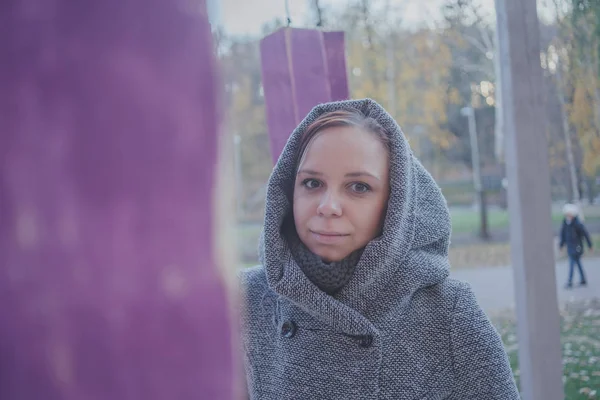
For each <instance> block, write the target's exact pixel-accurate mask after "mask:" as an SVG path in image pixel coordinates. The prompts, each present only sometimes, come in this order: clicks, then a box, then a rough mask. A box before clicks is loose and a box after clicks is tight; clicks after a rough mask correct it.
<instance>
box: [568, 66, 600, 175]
mask: <svg viewBox="0 0 600 400" xmlns="http://www.w3.org/2000/svg"><path fill="white" fill-rule="evenodd" d="M573 72H574V74H573V75H574V82H573V84H574V86H575V87H574V91H573V99H572V102H571V104H569V105H568V112H569V120H570V122H571V124H573V127H574V128H575V131H576V132H577V136H578V138H579V143H580V146H581V149H582V152H583V160H582V166H583V170H584V172H585V173H586V174H587V175H589V176H593V175H595V174H596V173H597V171H599V170H600V134H599V129H600V127H598V126H596V123H595V122H594V121H595V118H596V115H595V114H594V113H595V112H597V111H596V110H594V107H600V104H596V103H597V101H598V99H597V98H596V96H595V90H596V87H595V86H596V85H595V80H596V78H595V77H594V76H592V75H591V74H582V75H579V74H577V72H579V71H573Z"/></svg>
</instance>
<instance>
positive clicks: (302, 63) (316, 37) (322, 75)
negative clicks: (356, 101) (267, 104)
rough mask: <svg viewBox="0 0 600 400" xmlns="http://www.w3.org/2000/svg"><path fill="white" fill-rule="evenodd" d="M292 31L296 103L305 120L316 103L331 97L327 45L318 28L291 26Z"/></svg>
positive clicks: (290, 31) (300, 114) (290, 42)
mask: <svg viewBox="0 0 600 400" xmlns="http://www.w3.org/2000/svg"><path fill="white" fill-rule="evenodd" d="M289 35H290V36H289V40H290V41H289V44H290V45H291V48H292V75H293V77H294V90H295V98H296V105H297V110H298V114H299V116H300V120H302V118H304V117H305V116H306V114H308V113H309V112H310V110H311V109H312V108H313V107H314V106H316V105H317V104H320V103H325V102H328V101H330V100H331V93H330V86H329V79H328V73H327V62H326V59H325V46H324V43H323V36H322V33H321V32H320V31H318V30H312V29H290V30H289ZM298 122H299V121H298Z"/></svg>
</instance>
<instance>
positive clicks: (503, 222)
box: [450, 207, 600, 234]
mask: <svg viewBox="0 0 600 400" xmlns="http://www.w3.org/2000/svg"><path fill="white" fill-rule="evenodd" d="M584 212H585V220H586V221H600V207H587V208H586V210H585V211H584ZM487 215H488V227H489V229H490V230H494V229H506V228H508V221H509V216H508V211H505V210H489V211H488V213H487ZM450 217H451V219H452V232H453V234H462V233H471V232H473V233H476V232H478V230H479V226H480V223H479V213H478V212H477V211H474V210H472V209H453V210H451V212H450ZM562 219H563V215H562V213H561V212H560V211H554V212H553V213H552V222H553V224H559V223H560V222H561V221H562Z"/></svg>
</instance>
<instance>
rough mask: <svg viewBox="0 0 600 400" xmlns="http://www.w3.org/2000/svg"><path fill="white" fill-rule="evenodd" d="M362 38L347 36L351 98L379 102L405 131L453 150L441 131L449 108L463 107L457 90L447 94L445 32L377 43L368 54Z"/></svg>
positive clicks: (449, 59) (449, 137) (410, 34)
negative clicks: (417, 132)
mask: <svg viewBox="0 0 600 400" xmlns="http://www.w3.org/2000/svg"><path fill="white" fill-rule="evenodd" d="M357 29H359V28H357ZM359 33H360V32H359ZM363 36H364V35H362V34H355V35H353V36H351V37H350V36H348V37H347V40H348V43H347V46H348V47H347V48H348V53H347V54H348V67H349V70H350V72H351V73H350V83H351V88H352V97H353V98H362V97H371V98H373V99H375V100H377V101H380V102H381V103H382V104H383V105H384V106H386V108H387V109H388V111H389V112H390V114H392V116H393V117H394V118H396V119H397V120H398V122H399V123H400V124H401V125H402V126H403V127H405V130H406V132H411V131H413V130H414V129H418V130H420V131H421V132H423V133H424V134H426V135H427V136H428V137H429V138H430V140H431V141H432V142H433V143H434V144H435V145H436V146H439V147H440V148H442V149H447V148H448V147H450V146H451V143H452V139H453V136H452V135H451V134H450V133H449V132H448V131H446V130H443V129H441V128H440V126H443V124H444V123H445V122H446V119H447V117H446V106H447V103H448V102H456V103H459V102H460V94H459V93H458V91H457V90H456V89H455V90H454V91H451V92H450V93H448V79H449V75H450V67H451V62H452V57H451V53H450V49H449V48H448V46H447V45H445V43H444V38H443V36H442V35H441V33H440V32H436V31H432V30H421V31H417V32H403V33H401V34H397V35H395V36H394V37H392V38H389V37H388V38H375V39H376V40H374V43H373V48H372V49H368V50H367V49H365V48H364V46H363V43H362V42H363V39H361V38H362V37H363ZM390 50H391V51H390ZM359 71H360V72H359ZM358 72H359V73H358ZM390 78H391V79H390ZM392 88H393V89H392ZM417 127H418V128H417Z"/></svg>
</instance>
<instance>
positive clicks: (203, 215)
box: [0, 0, 235, 400]
mask: <svg viewBox="0 0 600 400" xmlns="http://www.w3.org/2000/svg"><path fill="white" fill-rule="evenodd" d="M91 4H92V3H90V2H81V1H75V0H54V1H50V0H37V1H36V0H29V1H18V0H6V1H3V2H1V3H0V26H2V29H3V34H2V35H0V59H1V60H2V62H0V88H1V89H0V91H1V92H2V95H1V96H0V354H1V356H0V371H1V373H0V398H1V399H7V400H9V399H11V400H12V399H19V400H39V399H44V400H83V399H90V400H92V399H93V400H106V399H111V400H129V399H131V400H134V399H136V400H137V399H145V400H164V399H190V400H191V399H211V400H212V399H217V400H220V399H231V398H232V397H233V391H234V388H235V385H234V384H233V383H234V382H233V376H232V375H233V372H232V371H233V368H234V365H233V364H234V355H233V352H232V349H231V343H232V339H233V338H232V337H231V333H230V328H231V326H230V319H231V317H230V316H229V313H228V306H227V304H228V301H227V296H226V291H225V288H224V284H223V281H222V278H221V276H220V274H219V273H218V272H217V269H216V267H215V264H216V261H215V257H214V253H213V247H212V246H213V219H214V211H213V209H212V203H213V199H212V196H213V188H214V186H215V162H216V157H217V156H216V154H217V126H218V117H217V114H218V110H217V108H216V105H217V104H218V103H219V99H218V93H217V89H216V87H217V86H216V84H215V67H214V62H213V45H212V39H211V35H210V30H209V25H208V21H207V18H206V15H205V14H204V12H201V13H200V12H199V11H198V8H197V7H194V8H188V9H186V8H183V7H181V5H182V4H183V2H175V1H171V0H128V1H123V0H103V1H98V2H93V6H92V5H91ZM186 4H187V3H186Z"/></svg>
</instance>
